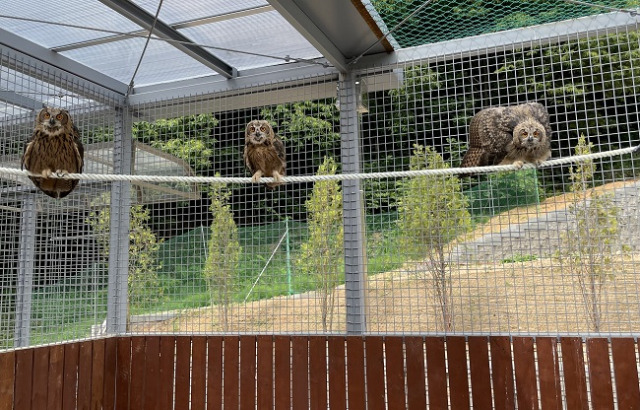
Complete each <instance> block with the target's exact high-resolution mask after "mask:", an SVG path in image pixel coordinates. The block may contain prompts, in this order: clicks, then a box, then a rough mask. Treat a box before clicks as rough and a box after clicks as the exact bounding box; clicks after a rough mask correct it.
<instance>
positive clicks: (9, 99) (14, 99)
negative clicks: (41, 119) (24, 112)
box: [0, 90, 42, 111]
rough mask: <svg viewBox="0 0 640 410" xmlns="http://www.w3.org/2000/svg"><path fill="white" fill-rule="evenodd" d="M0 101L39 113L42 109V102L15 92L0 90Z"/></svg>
mask: <svg viewBox="0 0 640 410" xmlns="http://www.w3.org/2000/svg"><path fill="white" fill-rule="evenodd" d="M0 101H4V102H6V103H8V104H11V105H15V106H18V107H22V108H27V109H29V110H33V111H38V110H39V109H41V108H42V102H40V101H36V100H34V99H32V98H29V97H25V96H24V95H20V94H16V93H14V92H13V91H5V90H0Z"/></svg>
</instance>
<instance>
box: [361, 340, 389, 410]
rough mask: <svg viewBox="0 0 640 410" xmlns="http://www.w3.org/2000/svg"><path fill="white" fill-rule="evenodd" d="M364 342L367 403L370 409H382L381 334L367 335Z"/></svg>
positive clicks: (382, 359) (382, 365)
mask: <svg viewBox="0 0 640 410" xmlns="http://www.w3.org/2000/svg"><path fill="white" fill-rule="evenodd" d="M364 342H365V361H366V369H365V370H366V377H367V405H368V408H370V409H384V405H385V403H384V357H383V350H382V347H383V339H382V337H381V336H369V337H366V338H365V339H364Z"/></svg>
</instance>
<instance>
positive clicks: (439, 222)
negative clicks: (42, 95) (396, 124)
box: [398, 145, 471, 330]
mask: <svg viewBox="0 0 640 410" xmlns="http://www.w3.org/2000/svg"><path fill="white" fill-rule="evenodd" d="M443 168H448V165H447V164H445V162H444V161H443V159H442V157H441V156H440V154H438V153H437V152H436V151H434V150H433V149H432V148H431V147H426V148H425V147H423V146H421V145H416V146H415V147H414V151H413V156H412V157H411V170H422V169H431V170H434V169H443ZM402 194H403V196H402V198H401V200H400V205H399V215H400V217H399V219H398V225H399V227H400V232H401V233H402V236H401V238H400V241H401V244H402V248H403V249H404V251H405V252H406V253H407V254H409V255H413V257H415V258H425V257H426V258H427V262H426V264H425V269H426V270H427V271H428V272H429V274H430V276H431V278H432V279H433V281H434V285H435V289H436V294H437V298H438V303H439V304H440V308H441V312H442V323H443V327H444V329H445V330H453V328H454V323H453V313H452V309H453V306H452V302H451V277H450V276H451V272H450V267H451V248H450V246H449V243H450V242H451V241H452V240H454V239H456V238H457V237H459V236H460V235H461V234H464V233H465V232H467V231H468V230H469V228H470V227H471V215H470V214H469V212H468V211H467V206H468V204H467V199H466V198H465V196H464V195H463V194H462V192H461V190H460V181H459V180H458V178H457V177H455V176H451V175H425V176H417V177H412V178H409V179H408V180H406V181H405V182H403V183H402Z"/></svg>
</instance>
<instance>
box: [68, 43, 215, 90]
mask: <svg viewBox="0 0 640 410" xmlns="http://www.w3.org/2000/svg"><path fill="white" fill-rule="evenodd" d="M144 43H145V39H142V38H132V39H126V40H121V41H117V42H113V43H105V44H99V45H96V46H91V47H84V48H80V49H74V50H68V51H65V52H64V53H63V54H64V55H66V56H67V57H69V58H73V59H76V60H78V61H81V62H82V63H84V64H86V65H88V66H90V67H92V68H94V69H95V70H98V71H100V72H102V73H104V74H106V75H108V76H111V77H114V78H116V79H117V80H119V81H122V82H124V83H126V84H128V83H129V82H130V81H131V77H132V76H133V73H134V71H135V69H136V66H137V65H138V61H139V59H140V55H141V53H142V50H143V48H144ZM212 73H213V71H212V70H211V69H209V68H207V67H205V66H204V65H202V64H200V63H199V62H197V61H196V60H194V59H192V58H190V57H187V56H186V55H184V54H183V53H182V52H180V50H178V49H176V48H174V47H172V46H171V45H169V44H167V43H166V42H165V41H161V40H152V41H150V42H149V46H148V47H147V50H146V52H145V55H144V59H143V60H142V64H141V65H140V69H139V70H138V73H137V74H136V78H135V85H137V86H138V85H149V84H155V83H161V82H166V81H170V80H178V79H185V78H192V77H199V76H203V75H207V74H212Z"/></svg>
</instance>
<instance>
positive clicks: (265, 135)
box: [243, 120, 286, 188]
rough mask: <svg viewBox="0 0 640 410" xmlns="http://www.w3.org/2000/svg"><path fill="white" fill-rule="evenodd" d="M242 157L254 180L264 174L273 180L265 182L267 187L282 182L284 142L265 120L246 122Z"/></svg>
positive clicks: (284, 169)
mask: <svg viewBox="0 0 640 410" xmlns="http://www.w3.org/2000/svg"><path fill="white" fill-rule="evenodd" d="M243 157H244V163H245V165H246V167H247V168H248V169H249V171H250V172H251V175H252V179H253V181H254V182H259V181H260V178H261V177H263V176H266V177H273V178H274V180H275V181H274V182H269V183H267V184H266V185H267V186H268V187H269V188H275V187H277V186H278V185H281V184H283V182H282V181H281V177H282V176H284V175H285V171H286V156H285V149H284V144H283V143H282V140H281V139H280V138H279V137H278V136H277V135H276V134H275V133H274V132H273V128H272V127H271V125H270V124H269V123H268V122H267V121H263V120H253V121H251V122H249V124H247V128H246V130H245V144H244V152H243Z"/></svg>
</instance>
